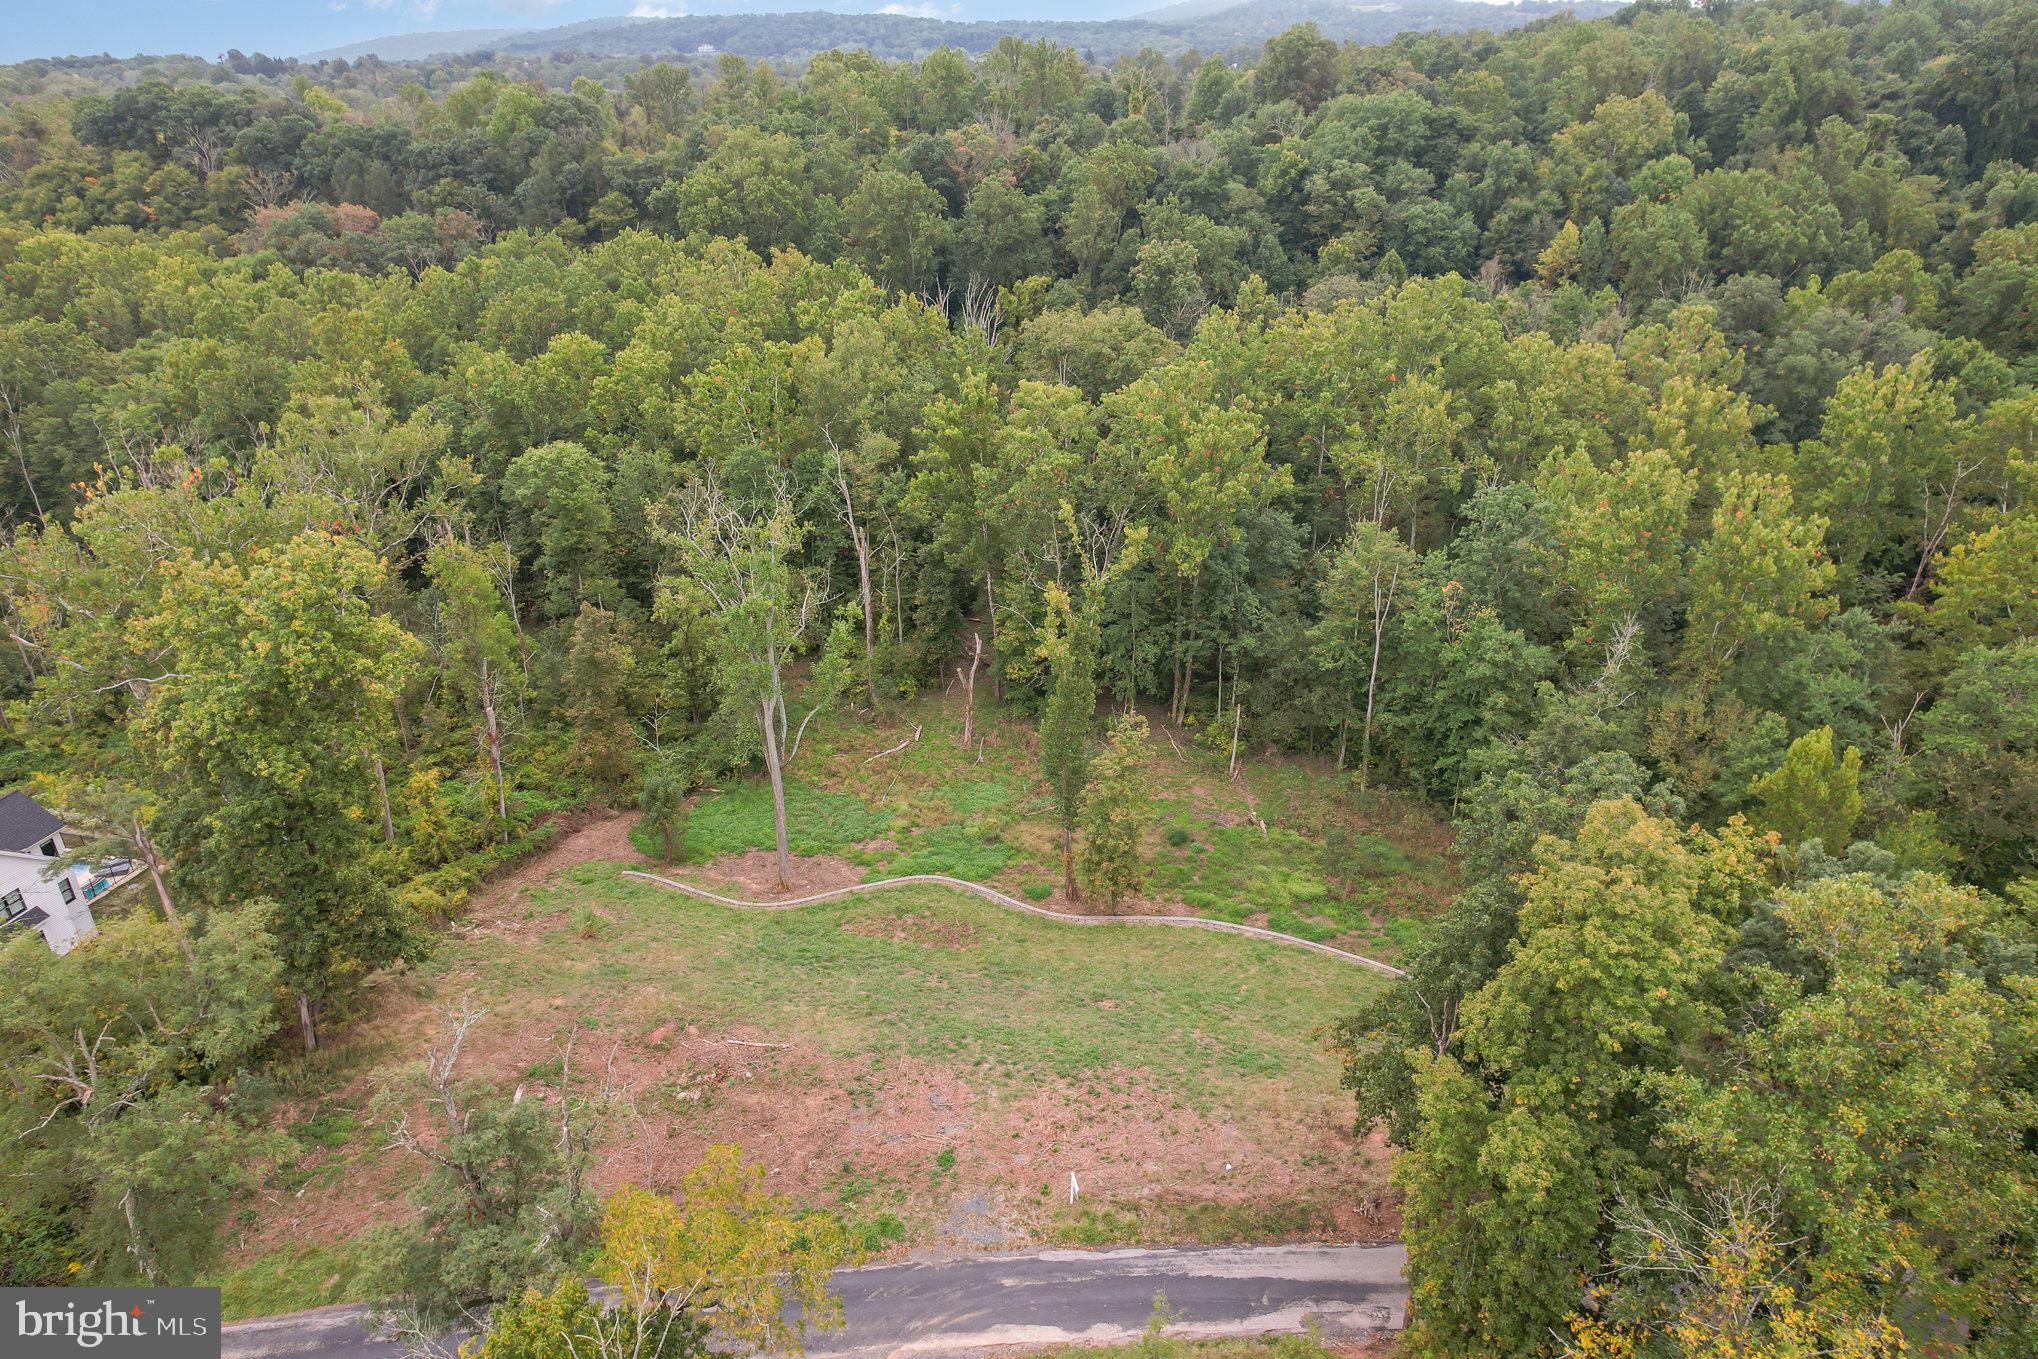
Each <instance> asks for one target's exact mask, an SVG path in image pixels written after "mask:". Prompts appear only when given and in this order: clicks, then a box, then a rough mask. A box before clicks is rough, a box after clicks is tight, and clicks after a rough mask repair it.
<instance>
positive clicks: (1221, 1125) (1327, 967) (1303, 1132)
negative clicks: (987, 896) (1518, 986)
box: [223, 816, 1382, 1316]
mask: <svg viewBox="0 0 2038 1359" xmlns="http://www.w3.org/2000/svg"><path fill="white" fill-rule="evenodd" d="M629 820H630V819H629V818H627V817H620V816H619V817H615V818H611V819H610V820H609V821H607V822H604V823H601V824H598V825H595V826H592V827H588V828H586V829H584V830H583V831H581V832H579V833H577V834H576V835H574V836H569V837H567V838H566V839H565V840H564V841H563V842H562V843H561V845H560V847H559V849H558V850H557V851H555V854H554V856H553V858H552V859H551V861H550V862H541V863H539V864H536V865H533V866H532V867H531V869H530V870H529V871H527V872H526V873H524V874H522V875H520V877H519V878H518V879H516V880H512V881H506V882H504V883H502V884H500V885H498V887H496V888H495V889H493V890H491V891H490V892H488V893H485V894H483V896H481V897H480V898H477V900H476V903H475V911H474V913H473V915H471V916H470V917H469V918H468V920H467V921H465V922H464V923H463V924H462V925H461V926H460V927H459V928H458V929H456V930H455V931H454V932H453V933H452V934H451V935H449V936H448V937H447V938H446V939H445V940H444V941H443V942H442V943H441V945H440V947H439V948H438V950H437V951H436V952H435V954H434V956H433V957H432V959H431V960H430V961H429V963H427V964H426V965H425V966H424V967H422V968H420V969H418V970H417V971H415V972H412V973H410V974H408V975H406V976H403V977H398V978H393V979H391V980H389V981H388V982H387V983H385V984H384V985H383V986H382V988H381V989H382V994H381V996H380V998H379V1003H378V1006H377V1009H376V1013H375V1014H374V1017H373V1018H372V1019H371V1020H369V1021H368V1022H367V1023H365V1024H363V1025H362V1026H361V1027H360V1028H359V1029H358V1030H357V1031H356V1032H355V1033H353V1034H352V1035H350V1036H349V1038H348V1039H347V1040H346V1043H345V1044H344V1046H343V1049H336V1050H333V1051H330V1052H328V1053H327V1054H326V1055H325V1057H324V1059H323V1060H324V1061H325V1062H327V1063H329V1064H330V1065H329V1074H328V1077H327V1080H326V1082H325V1084H324V1087H323V1088H320V1089H308V1090H307V1096H306V1100H305V1104H304V1107H303V1110H302V1112H301V1115H300V1122H299V1124H298V1126H297V1128H296V1130H295V1131H296V1133H297V1141H298V1142H299V1143H300V1144H301V1146H302V1148H303V1150H302V1153H301V1154H300V1155H299V1156H298V1157H297V1159H296V1160H295V1161H294V1162H293V1163H292V1164H291V1165H290V1166H289V1167H287V1168H286V1169H285V1170H284V1171H282V1172H279V1177H278V1180H277V1182H275V1183H273V1184H271V1185H270V1186H268V1187H267V1189H266V1191H265V1193H264V1195H263V1198H264V1202H263V1203H262V1204H260V1205H250V1207H249V1209H248V1210H247V1211H245V1212H243V1213H242V1214H241V1215H240V1217H239V1220H238V1221H237V1222H236V1224H235V1227H234V1232H235V1237H236V1240H235V1245H234V1251H233V1264H234V1268H233V1270H232V1272H231V1274H230V1275H229V1276H228V1277H226V1278H225V1279H224V1280H223V1282H224V1283H225V1285H226V1288H227V1308H228V1311H229V1313H231V1314H232V1315H236V1316H247V1315H255V1314H260V1313H264V1312H273V1311H277V1310H287V1309H290V1308H295V1307H305V1306H313V1305H319V1304H323V1303H328V1302H336V1301H344V1300H348V1299H350V1298H354V1297H358V1296H361V1295H362V1293H363V1292H364V1291H365V1290H366V1289H367V1288H368V1287H369V1286H370V1285H369V1283H368V1281H367V1276H366V1273H365V1271H364V1270H363V1269H362V1268H361V1266H362V1264H363V1258H362V1251H363V1247H362V1246H360V1245H359V1244H358V1242H359V1239H360V1234H361V1233H363V1232H364V1231H366V1230H368V1229H370V1228H372V1227H373V1226H375V1225H376V1224H378V1223H383V1222H389V1221H394V1220H398V1219H400V1218H401V1217H402V1216H404V1215H405V1214H406V1213H407V1212H408V1206H407V1203H406V1200H405V1193H406V1191H407V1189H408V1188H409V1187H410V1185H411V1184H413V1183H414V1182H415V1177H416V1174H417V1168H416V1166H415V1165H414V1164H413V1163H412V1162H411V1161H410V1160H409V1159H408V1158H405V1157H403V1156H400V1155H397V1154H393V1153H391V1152H388V1151H386V1150H384V1149H382V1143H383V1136H382V1132H381V1130H380V1129H379V1128H378V1127H377V1126H376V1125H375V1123H374V1116H373V1113H372V1111H371V1105H370V1101H371V1100H372V1099H373V1098H374V1096H375V1095H376V1094H377V1093H378V1092H382V1091H392V1090H393V1091H397V1092H399V1093H402V1092H405V1091H409V1090H411V1089H413V1083H414V1081H415V1078H416V1073H417V1069H418V1058H419V1056H420V1055H421V1053H422V1052H423V1049H424V1047H425V1046H426V1044H427V1043H429V1042H430V1041H432V1039H433V1038H434V1036H435V1035H436V1033H437V1031H438V1025H439V1022H440V1012H441V1010H442V1009H443V1008H444V1007H445V1006H446V1005H448V1004H450V1003H453V1002H456V1001H458V1000H459V999H460V998H461V997H463V996H471V997H472V1000H473V1003H474V1004H475V1005H477V1006H479V1007H481V1008H483V1009H486V1010H487V1011H488V1015H487V1017H486V1018H485V1019H484V1020H483V1021H482V1023H481V1024H479V1025H477V1026H476V1028H475V1030H474V1031H473V1033H472V1034H471V1035H470V1038H469V1040H468V1044H467V1047H466V1048H465V1049H464V1053H463V1059H462V1070H463V1071H464V1072H465V1073H466V1074H467V1075H468V1076H470V1077H480V1078H485V1079H487V1080H490V1081H492V1082H495V1083H496V1084H498V1085H499V1086H501V1087H502V1088H505V1089H507V1088H511V1087H515V1086H522V1087H524V1088H525V1089H526V1090H527V1091H529V1092H533V1093H536V1094H537V1095H538V1096H539V1097H540V1098H548V1097H550V1093H551V1091H552V1089H553V1088H554V1087H555V1086H556V1082H557V1079H558V1048H557V1046H556V1043H557V1040H558V1039H559V1038H560V1037H562V1036H563V1035H565V1034H566V1033H567V1032H568V1031H569V1030H574V1031H577V1033H578V1035H579V1036H578V1038H577V1040H576V1041H577V1043H578V1046H577V1048H576V1052H577V1053H580V1054H583V1056H581V1057H577V1058H576V1061H577V1062H580V1063H583V1065H582V1066H581V1067H580V1068H579V1069H581V1070H583V1071H587V1070H592V1069H593V1066H594V1063H595V1062H596V1061H598V1060H599V1061H611V1060H612V1061H613V1068H614V1072H615V1076H616V1080H617V1084H618V1087H619V1089H620V1092H621V1094H622V1096H623V1105H624V1108H625V1111H626V1112H625V1115H624V1116H622V1117H618V1118H617V1119H616V1120H615V1123H614V1126H613V1129H612V1130H611V1132H610V1134H609V1136H608V1139H607V1141H606V1142H605V1144H604V1146H603V1148H602V1160H603V1164H602V1166H601V1168H600V1171H599V1173H598V1178H599V1180H600V1182H601V1185H602V1187H604V1188H612V1187H614V1186H616V1185H619V1184H622V1183H626V1182H628V1183H637V1184H642V1185H645V1186H647V1187H651V1188H658V1189H667V1188H671V1187H672V1186H673V1185H675V1184H676V1182H677V1180H678V1178H679V1176H680V1175H681V1174H683V1173H684V1171H685V1170H686V1169H687V1168H688V1167H689V1166H691V1165H692V1164H693V1163H694V1161H695V1160H696V1159H697V1158H698V1156H699V1154H700V1152H701V1151H702V1150H704V1149H705V1148H706V1147H707V1146H709V1145H712V1144H714V1143H717V1142H734V1143H737V1144H738V1145H740V1146H742V1147H743V1148H744V1150H745V1153H746V1154H747V1155H748V1156H750V1157H752V1158H753V1159H756V1160H758V1161H760V1162H762V1163H763V1164H765V1165H766V1166H767V1167H769V1168H770V1170H771V1172H772V1174H773V1176H774V1180H775V1183H776V1184H777V1185H778V1186H779V1187H781V1188H783V1189H784V1190H785V1192H787V1193H789V1194H791V1195H792V1196H793V1197H794V1198H795V1199H796V1200H797V1201H799V1202H801V1203H803V1204H804V1205H806V1206H808V1207H811V1208H814V1209H818V1210H823V1211H827V1212H831V1213H834V1214H837V1215H838V1216H839V1217H841V1219H842V1220H843V1221H844V1222H845V1223H846V1224H847V1225H848V1226H850V1228H851V1229H852V1230H853V1231H854V1232H855V1233H856V1235H857V1236H858V1239H859V1240H861V1241H862V1242H863V1244H864V1245H865V1246H866V1247H868V1248H869V1249H871V1250H873V1251H878V1252H883V1251H886V1250H889V1249H893V1248H899V1247H913V1246H930V1247H935V1248H941V1249H971V1248H982V1247H1014V1246H1021V1245H1026V1244H1035V1243H1047V1242H1066V1243H1072V1244H1106V1243H1120V1242H1138V1241H1146V1242H1154V1243H1162V1242H1177V1241H1253V1240H1281V1239H1295V1238H1297V1237H1319V1236H1322V1235H1325V1234H1327V1233H1332V1232H1335V1233H1337V1234H1340V1235H1344V1236H1351V1235H1366V1234H1368V1232H1369V1231H1370V1227H1369V1226H1368V1225H1367V1224H1365V1223H1356V1224H1355V1223H1353V1222H1350V1221H1347V1220H1346V1219H1344V1218H1342V1217H1340V1216H1339V1215H1340V1214H1342V1213H1346V1212H1348V1210H1350V1209H1351V1208H1352V1207H1353V1206H1354V1205H1361V1206H1363V1205H1364V1204H1365V1203H1366V1202H1368V1201H1369V1196H1372V1199H1373V1200H1374V1201H1376V1200H1377V1188H1378V1185H1379V1184H1380V1180H1381V1177H1380V1168H1379V1166H1378V1164H1377V1161H1376V1158H1375V1157H1374V1156H1373V1154H1372V1152H1371V1150H1370V1149H1369V1148H1367V1147H1365V1146H1363V1145H1361V1144H1360V1143H1358V1142H1356V1141H1355V1140H1354V1139H1353V1138H1352V1136H1351V1132H1350V1105H1349V1102H1348V1099H1347V1098H1346V1097H1345V1096H1344V1095H1343V1094H1342V1092H1341V1091H1340V1090H1339V1089H1338V1085H1337V1078H1338V1068H1337V1063H1336V1060H1335V1058H1334V1057H1333V1056H1332V1055H1331V1054H1330V1053H1329V1052H1328V1051H1326V1050H1325V1048H1324V1047H1323V1046H1322V1042H1321V1030H1322V1027H1323V1025H1324V1024H1326V1023H1327V1022H1328V1021H1329V1020H1331V1019H1332V1018H1334V1017H1335V1016H1337V1015H1339V1014H1341V1013H1344V1012H1345V1011H1347V1010H1348V1009H1349V1008H1350V1007H1351V1006H1352V1004H1353V1003H1354V1002H1355V1001H1356V999H1357V998H1358V997H1359V996H1360V995H1361V994H1362V993H1363V992H1364V991H1365V990H1366V989H1367V988H1370V987H1373V986H1377V985H1380V984H1382V983H1381V979H1380V978H1378V977H1377V976H1376V975H1374V974H1371V973H1369V972H1366V971H1364V970H1363V969H1359V968H1355V967H1351V966H1348V965H1344V964H1340V963H1337V962H1335V961H1333V960H1331V959H1328V958H1325V957H1322V956H1320V955H1317V954H1313V953H1309V952H1307V951H1304V950H1299V949H1292V948H1287V947H1283V946H1280V945H1276V944H1270V943H1261V942H1257V941H1253V940H1249V939H1242V938H1237V937H1233V936H1226V935H1218V934H1211V933H1207V932H1202V931H1194V930H1172V929H1166V928H1155V927H1140V926H1105V927H1094V928H1082V927H1077V926H1070V925H1062V924H1056V923H1054V922H1052V921H1045V920H1040V919H1036V918H1033V917H1028V916H1023V915H1020V914H1018V913H1016V912H1011V911H1008V910H1005V909H1003V908H1000V907H998V906H995V905H992V904H990V903H988V902H983V901H979V900H977V899H975V898H973V897H969V896H966V895H963V894H960V893H955V892H951V891H946V890H943V889H940V888H935V887H914V888H904V889H898V890H896V891H892V892H886V893H878V894H872V895H869V896H866V897H862V898H857V899H853V900H849V901H844V902H836V903H829V904H825V905H820V906H813V907H801V908H796V909H793V910H785V911H768V912H767V911H739V910H732V909H730V908H726V907H720V906H715V905H713V904H710V903H706V902H701V901H697V900H694V899H692V898H689V897H686V896H684V895H682V894H680V893H677V892H673V891H670V890H667V889H663V888H660V887H658V886H656V885H654V884H650V883H644V882H640V881H636V880H633V879H628V878H625V877H623V876H622V874H621V870H622V869H623V868H624V867H627V866H632V865H634V864H639V863H641V860H638V859H637V858H636V856H635V854H634V852H633V850H632V849H631V847H630V844H629V841H628V838H627V833H626V832H627V828H628V825H629ZM719 867H720V866H719V865H707V866H703V867H699V868H694V869H690V870H686V871H688V872H689V874H690V875H691V876H695V877H698V878H699V879H700V880H702V881H704V882H714V881H717V872H718V868H719ZM611 1054H613V1055H612V1056H611ZM1071 1174H1075V1175H1077V1176H1078V1177H1079V1179H1080V1183H1081V1186H1082V1193H1081V1198H1080V1200H1079V1202H1077V1203H1075V1204H1073V1205H1072V1204H1070V1203H1069V1202H1068V1201H1067V1182H1068V1177H1069V1176H1070V1175H1071ZM1369 1221H1370V1219H1369ZM314 1243H317V1244H314ZM350 1243H353V1244H350Z"/></svg>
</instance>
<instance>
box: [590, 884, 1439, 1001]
mask: <svg viewBox="0 0 2038 1359" xmlns="http://www.w3.org/2000/svg"><path fill="white" fill-rule="evenodd" d="M623 876H624V877H626V878H641V879H643V880H644V881H645V882H655V883H657V884H658V885H659V886H660V887H670V888H671V889H672V890H673V891H675V892H684V893H685V894H686V895H688V896H690V897H699V898H700V899H701V900H703V901H712V902H714V903H716V904H717V905H720V906H734V907H737V908H739V909H742V910H748V911H784V910H789V909H791V908H792V907H795V906H817V905H819V904H820V903H822V902H824V901H839V900H841V899H842V898H844V897H851V896H858V895H861V894H863V893H866V892H882V891H885V890H887V889H889V888H893V887H910V886H913V885H915V884H928V885H933V886H938V887H952V888H954V889H955V890H956V891H958V892H967V893H969V894H970V895H971V896H974V897H980V898H982V899H983V900H985V901H988V902H991V903H993V904H994V905H998V906H1005V907H1009V908H1010V909H1012V910H1015V911H1024V912H1025V913H1026V914H1028V915H1037V916H1042V917H1044V918H1046V919H1048V920H1059V921H1061V922H1062V923H1064V924H1068V925H1174V926H1178V927H1180V928H1183V929H1192V930H1217V931H1219V932H1220V933H1224V934H1243V935H1246V936H1247V937H1249V938H1253V939H1265V940H1269V941H1271V942H1273V943H1276V944H1288V945H1292V946H1293V947H1295V948H1306V949H1308V950H1310V951H1311V952H1313V953H1321V954H1324V955H1326V956H1328V957H1332V958H1336V959H1338V960H1339V961H1340V962H1346V963H1352V964H1354V965H1356V966H1359V967H1370V968H1372V969H1373V970H1374V971H1375V972H1383V973H1385V974H1386V975H1388V976H1390V977H1401V976H1406V975H1407V974H1406V973H1404V972H1403V971H1402V970H1401V969H1400V968H1398V967H1395V966H1393V965H1392V964H1389V963H1383V962H1381V961H1380V960H1379V959H1377V958H1368V957H1366V956H1365V955H1364V954H1361V953H1349V952H1346V951H1345V950H1344V949H1341V948H1332V947H1331V946H1330V945H1329V944H1319V943H1317V942H1316V941H1315V940H1313V939H1303V938H1300V937H1299V936H1296V935H1293V934H1283V933H1281V932H1280V931H1279V930H1268V929H1262V928H1260V927H1259V926H1257V925H1234V924H1232V923H1231V922H1230V921H1228V920H1211V919H1208V918H1206V917H1204V916H1200V915H1070V914H1068V913H1067V912H1065V911H1051V910H1049V909H1048V908H1047V907H1045V906H1035V905H1034V904H1033V903H1032V902H1029V901H1021V900H1019V898H1017V897H1008V896H1006V895H1005V894H1004V893H1003V892H1000V891H999V890H998V889H997V888H995V887H986V886H984V885H983V884H982V883H980V882H967V881H965V880H963V879H961V878H946V877H942V876H941V875H939V874H936V873H915V874H910V875H908V876H906V877H902V878H886V879H885V880H884V881H883V882H861V883H852V884H850V885H849V886H847V887H836V888H831V889H830V890H828V891H826V892H816V893H814V894H813V895H811V896H804V897H791V898H788V899H787V900H784V901H744V900H742V899H740V898H737V897H725V896H723V895H722V894H721V893H719V892H710V891H709V890H708V889H707V888H705V887H694V886H692V885H690V884H688V883H683V882H675V881H673V880H672V879H671V878H661V877H659V876H658V875H657V874H656V873H640V872H638V871H637V870H635V869H627V868H626V869H624V870H623Z"/></svg>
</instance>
